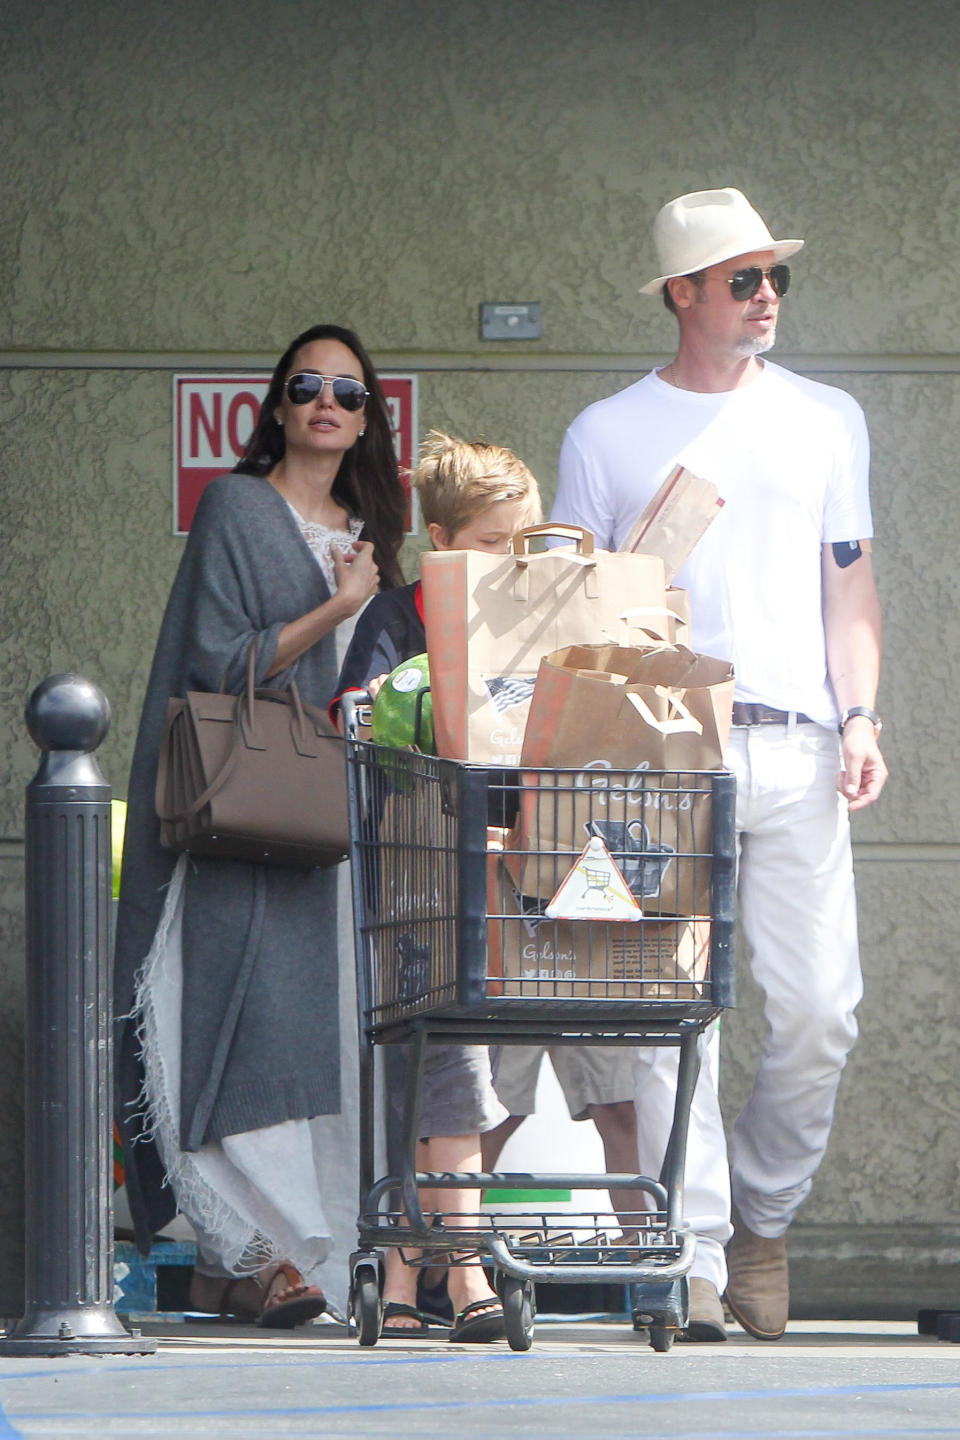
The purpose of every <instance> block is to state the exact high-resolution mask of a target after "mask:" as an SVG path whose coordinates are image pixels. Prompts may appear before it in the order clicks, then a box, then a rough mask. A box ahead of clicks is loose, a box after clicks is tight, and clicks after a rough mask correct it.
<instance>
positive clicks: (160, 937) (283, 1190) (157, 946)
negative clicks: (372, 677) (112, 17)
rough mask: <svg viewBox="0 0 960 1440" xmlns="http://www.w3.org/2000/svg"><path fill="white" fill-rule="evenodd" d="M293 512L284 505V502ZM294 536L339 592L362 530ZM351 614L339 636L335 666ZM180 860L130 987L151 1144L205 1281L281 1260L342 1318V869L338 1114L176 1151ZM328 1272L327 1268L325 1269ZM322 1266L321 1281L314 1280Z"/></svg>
mask: <svg viewBox="0 0 960 1440" xmlns="http://www.w3.org/2000/svg"><path fill="white" fill-rule="evenodd" d="M288 503H289V502H288ZM290 509H291V512H292V513H293V515H294V517H295V519H296V521H297V524H298V526H299V528H300V532H301V534H302V535H303V538H304V540H305V541H306V543H307V545H309V547H310V549H311V551H312V552H313V554H314V557H315V558H316V561H317V564H318V565H319V566H320V568H321V570H322V571H323V574H324V578H325V579H326V582H327V585H328V587H329V589H330V593H331V594H334V593H335V592H336V588H337V587H336V577H335V573H334V568H333V561H332V559H331V551H332V550H333V549H334V548H337V549H340V550H343V551H348V550H349V549H350V548H351V547H352V546H353V543H354V541H355V540H356V539H357V538H358V536H359V534H360V531H361V529H362V522H361V521H360V520H356V519H352V518H351V520H350V521H349V528H348V529H347V530H332V529H329V528H328V527H326V526H323V525H317V524H315V523H313V522H310V521H306V520H304V519H303V517H302V516H301V515H299V514H298V513H297V511H296V510H294V509H293V506H290ZM356 620H357V616H353V617H352V618H351V619H350V620H348V621H346V622H344V623H343V624H341V625H339V626H338V627H337V630H336V635H335V639H336V653H337V660H338V662H339V663H342V661H343V656H344V654H345V652H346V648H347V646H348V645H349V643H350V638H351V636H352V634H353V628H354V626H355V624H356ZM189 863H190V857H189V856H188V855H181V856H180V858H179V860H178V861H177V865H176V868H175V870H174V872H173V877H172V879H171V882H170V887H169V890H168V892H167V899H166V903H165V905H164V909H163V914H162V915H161V918H160V923H159V925H158V927H157V933H156V935H155V937H154V940H153V944H152V946H151V948H150V953H149V955H148V956H147V959H146V961H145V962H144V966H143V969H142V971H141V975H140V980H139V985H138V989H137V1001H136V1008H137V1013H138V1015H139V1025H140V1035H141V1038H142V1057H143V1065H144V1075H145V1080H144V1100H145V1111H146V1116H147V1126H148V1128H149V1130H150V1132H151V1133H152V1134H153V1135H154V1137H155V1139H156V1143H157V1147H158V1149H159V1152H160V1155H161V1158H162V1160H163V1163H164V1167H165V1169H166V1175H167V1180H168V1182H169V1184H170V1185H171V1186H172V1188H173V1191H174V1194H175V1195H176V1198H177V1206H178V1208H179V1210H180V1211H181V1213H182V1214H183V1215H185V1216H186V1217H187V1218H188V1219H189V1220H190V1222H191V1224H192V1226H193V1229H194V1231H195V1232H196V1239H197V1270H198V1271H199V1272H200V1273H201V1274H207V1275H216V1276H219V1275H225V1274H228V1275H244V1274H250V1273H252V1272H254V1271H257V1270H259V1269H261V1268H262V1267H263V1266H264V1265H266V1264H269V1263H271V1262H273V1261H278V1260H288V1261H290V1262H291V1263H292V1264H293V1265H295V1266H296V1267H297V1269H298V1270H299V1271H300V1272H301V1273H302V1274H303V1276H304V1277H305V1279H306V1280H307V1281H308V1282H309V1283H310V1284H314V1285H320V1286H321V1287H322V1289H323V1291H324V1293H325V1295H326V1297H327V1301H328V1308H329V1309H330V1310H331V1311H332V1312H334V1313H336V1312H339V1313H340V1315H343V1314H345V1312H346V1304H347V1292H348V1288H349V1273H348V1269H347V1261H348V1258H349V1255H350V1252H351V1250H353V1249H354V1248H355V1246H356V1239H357V1202H358V1175H357V1156H358V1152H359V1130H358V1116H357V1108H356V1104H355V1103H352V1104H351V1103H349V1097H353V1096H356V1094H357V1086H358V1080H357V1041H356V1035H357V1024H356V1021H357V1016H356V986H355V970H354V951H353V932H352V909H351V902H350V872H349V868H348V866H346V865H341V866H339V868H338V871H337V934H338V937H339V943H338V961H339V970H340V1064H341V1093H342V1095H343V1096H344V1097H345V1103H344V1106H343V1109H342V1111H341V1113H340V1114H339V1115H321V1116H316V1117H314V1118H312V1119H309V1120H285V1121H283V1122H282V1123H281V1124H279V1125H271V1126H267V1127H264V1128H262V1129H259V1130H251V1131H247V1132H245V1133H244V1134H240V1135H228V1136H225V1137H224V1138H223V1139H222V1140H220V1141H215V1142H212V1143H211V1144H208V1145H204V1146H201V1148H200V1149H199V1150H196V1151H192V1152H188V1151H184V1150H181V1149H180V1143H179V1128H180V1127H179V1116H180V1026H181V1010H182V1004H181V1000H182V984H183V955H182V941H181V936H182V920H183V893H184V877H185V874H186V868H187V866H188V865H189ZM328 1257H330V1258H329V1263H327V1264H326V1265H324V1262H325V1261H328ZM321 1266H323V1267H324V1268H323V1273H322V1275H321V1274H320V1273H319V1271H320V1267H321Z"/></svg>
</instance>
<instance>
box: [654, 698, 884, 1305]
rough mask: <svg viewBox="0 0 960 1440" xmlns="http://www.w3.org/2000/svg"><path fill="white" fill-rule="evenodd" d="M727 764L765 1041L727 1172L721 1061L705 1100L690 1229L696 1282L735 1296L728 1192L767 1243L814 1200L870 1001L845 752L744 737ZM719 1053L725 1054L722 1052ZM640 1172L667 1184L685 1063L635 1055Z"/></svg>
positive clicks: (698, 1096)
mask: <svg viewBox="0 0 960 1440" xmlns="http://www.w3.org/2000/svg"><path fill="white" fill-rule="evenodd" d="M724 759H725V761H726V764H727V766H728V767H729V768H730V769H731V770H732V771H733V773H734V774H735V775H736V777H737V837H738V849H739V871H738V878H737V895H738V901H739V910H740V922H741V927H742V931H743V934H744V936H745V938H746V941H747V946H748V949H749V951H750V955H751V970H752V973H753V976H754V979H755V980H756V981H757V983H758V984H759V986H760V987H761V989H762V990H763V992H764V997H765V998H764V1015H765V1018H766V1023H767V1031H766V1039H765V1043H764V1047H763V1054H762V1058H761V1060H760V1066H759V1069H758V1071H757V1074H756V1077H755V1080H754V1085H753V1090H752V1092H751V1094H750V1097H749V1099H748V1100H747V1103H746V1105H745V1106H744V1108H743V1110H742V1112H741V1114H740V1115H739V1116H738V1118H737V1120H736V1123H735V1125H734V1127H733V1134H732V1138H731V1146H730V1162H729V1171H728V1165H727V1151H726V1143H725V1140H724V1132H723V1125H722V1121H721V1118H720V1107H719V1103H718V1100H717V1073H716V1065H715V1064H714V1063H713V1062H712V1059H711V1060H710V1061H709V1062H708V1063H706V1064H705V1065H704V1067H703V1069H702V1070H701V1074H700V1079H699V1081H698V1084H697V1089H696V1093H695V1095H694V1102H693V1110H692V1113H691V1125H690V1135H689V1140H688V1144H687V1165H686V1180H685V1190H684V1221H685V1223H686V1224H687V1225H689V1226H690V1228H691V1229H692V1230H693V1231H694V1232H695V1233H696V1235H697V1237H698V1243H697V1257H696V1259H695V1261H694V1264H693V1269H692V1272H691V1273H692V1274H693V1275H701V1276H703V1277H704V1278H706V1279H708V1280H711V1281H712V1282H713V1283H714V1284H715V1285H716V1287H717V1289H718V1290H719V1291H720V1292H721V1293H722V1291H723V1290H724V1289H725V1287H726V1265H725V1262H724V1255H723V1246H724V1245H725V1244H726V1242H727V1240H728V1239H729V1237H730V1234H731V1228H730V1223H729V1214H730V1191H731V1186H732V1192H733V1201H734V1204H735V1205H736V1207H737V1209H738V1210H739V1212H740V1214H741V1215H742V1217H743V1220H744V1222H745V1224H746V1225H747V1226H748V1227H749V1228H750V1229H751V1230H752V1231H754V1233H755V1234H757V1235H764V1236H767V1237H775V1236H779V1235H782V1234H783V1233H784V1231H785V1230H786V1229H787V1227H788V1225H789V1224H790V1222H791V1220H792V1219H793V1217H794V1215H795V1213H796V1211H797V1209H798V1208H799V1206H800V1205H801V1204H802V1203H803V1201H804V1200H805V1199H806V1197H807V1195H808V1194H809V1192H810V1187H811V1184H812V1182H813V1176H814V1174H815V1172H816V1170H817V1168H818V1166H819V1164H820V1162H821V1160H822V1159H823V1155H824V1152H825V1150H826V1147H827V1141H828V1138H829V1135H830V1127H831V1124H832V1122H833V1110H834V1104H835V1101H836V1094H837V1087H838V1085H839V1083H840V1073H841V1071H842V1069H843V1066H844V1064H845V1063H846V1058H847V1055H848V1054H849V1052H850V1049H851V1047H852V1045H853V1043H854V1040H855V1039H856V1035H857V1025H856V1021H855V1019H854V1015H853V1012H854V1009H855V1008H856V1006H857V1003H858V1002H859V1000H860V996H861V994H862V982H861V976H860V961H859V954H858V948H857V916H856V899H855V895H854V886H853V862H852V856H851V850H850V828H849V823H848V820H847V806H846V801H844V800H843V799H842V798H841V797H840V795H839V794H838V793H837V789H836V780H837V774H838V772H839V768H840V765H839V745H838V739H837V736H836V734H835V733H833V732H832V731H829V730H825V729H823V728H821V727H820V726H816V725H799V726H797V725H794V726H787V725H758V726H750V727H736V728H734V730H733V731H732V732H731V738H730V744H729V747H728V749H727V751H726V753H725V756H724ZM711 1049H715V1047H711ZM634 1055H635V1061H634V1070H635V1078H636V1108H637V1122H638V1133H639V1149H640V1168H641V1170H642V1171H644V1172H645V1173H647V1174H652V1175H657V1174H659V1170H660V1165H661V1163H662V1160H663V1153H664V1149H665V1146H666V1140H667V1136H668V1134H669V1130H670V1123H671V1120H672V1115H673V1100H674V1094H675V1089H676V1069H677V1061H678V1055H677V1052H676V1050H667V1049H663V1050H658V1049H653V1048H649V1049H645V1050H637V1051H635V1052H634Z"/></svg>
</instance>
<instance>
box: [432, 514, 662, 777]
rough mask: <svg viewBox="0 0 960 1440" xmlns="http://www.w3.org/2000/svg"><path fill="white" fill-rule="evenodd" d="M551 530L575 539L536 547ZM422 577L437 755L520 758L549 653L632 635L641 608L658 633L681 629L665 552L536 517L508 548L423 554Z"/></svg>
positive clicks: (500, 761)
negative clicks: (624, 550) (629, 616)
mask: <svg viewBox="0 0 960 1440" xmlns="http://www.w3.org/2000/svg"><path fill="white" fill-rule="evenodd" d="M541 534H553V535H560V536H561V537H563V538H567V539H570V538H573V539H575V540H576V548H573V547H571V546H564V547H562V548H556V549H551V550H546V551H544V552H543V553H541V554H533V553H531V552H530V548H529V542H530V539H531V537H533V536H535V535H541ZM421 578H422V582H423V605H424V617H425V623H426V631H427V652H428V654H429V656H430V676H431V689H432V693H433V718H434V729H435V733H436V739H437V753H438V754H440V755H443V756H446V757H448V758H450V759H455V760H473V761H479V762H482V763H490V764H497V765H516V764H517V763H518V762H519V759H520V750H521V746H522V744H523V733H524V729H525V726H526V719H527V712H528V710H529V708H530V699H531V696H532V694H533V687H534V683H535V681H536V677H537V670H538V668H539V665H540V660H541V658H542V657H543V656H544V655H548V654H550V653H551V652H552V651H554V650H557V649H558V648H559V647H560V646H563V645H573V644H577V643H579V642H583V643H589V642H593V643H599V642H602V641H604V640H608V641H612V642H614V643H618V642H619V643H621V644H623V643H627V641H628V639H629V635H630V633H636V630H635V628H634V629H633V630H632V632H631V629H630V627H629V626H628V621H627V620H626V619H625V618H624V617H625V615H626V613H627V612H628V611H630V610H631V609H642V610H644V611H645V612H647V613H646V618H647V619H648V620H649V623H650V625H651V626H653V627H655V633H661V634H663V636H664V637H665V638H666V637H667V636H668V635H670V634H673V633H676V624H677V613H676V609H675V608H671V605H670V604H669V603H668V597H667V593H666V586H665V581H664V570H663V561H662V560H661V559H660V558H659V557H657V556H653V555H625V554H611V553H609V552H607V551H602V550H595V549H594V546H593V537H592V535H590V534H589V532H587V531H583V530H577V529H576V528H575V527H568V526H559V527H558V526H534V527H533V528H532V529H531V530H528V531H524V532H522V533H521V534H520V535H518V536H515V537H514V549H513V551H512V552H511V553H510V554H509V555H486V554H483V553H482V552H479V551H473V550H445V551H440V552H437V553H435V554H428V555H424V556H423V557H422V559H421ZM675 603H676V602H675ZM658 626H659V631H657V628H656V627H658ZM671 627H672V628H671ZM644 628H645V629H646V628H647V627H644Z"/></svg>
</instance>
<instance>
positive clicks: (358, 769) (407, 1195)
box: [347, 707, 735, 1350]
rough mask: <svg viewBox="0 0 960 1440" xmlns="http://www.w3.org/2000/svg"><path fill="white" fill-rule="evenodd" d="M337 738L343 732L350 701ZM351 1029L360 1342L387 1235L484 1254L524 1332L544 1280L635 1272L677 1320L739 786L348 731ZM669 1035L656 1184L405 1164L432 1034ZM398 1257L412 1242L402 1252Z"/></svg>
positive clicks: (653, 1324)
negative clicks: (413, 744) (393, 742)
mask: <svg viewBox="0 0 960 1440" xmlns="http://www.w3.org/2000/svg"><path fill="white" fill-rule="evenodd" d="M347 730H348V736H355V735H356V724H355V721H354V718H353V715H352V707H350V708H348V714H347ZM347 764H348V795H349V805H350V825H351V837H352V843H353V904H354V929H355V936H356V950H357V990H358V1012H359V1023H360V1139H361V1155H360V1214H359V1222H358V1223H359V1246H358V1250H357V1252H356V1253H355V1254H354V1256H353V1257H352V1262H351V1263H352V1272H353V1284H352V1292H351V1303H352V1310H353V1315H354V1317H355V1320H356V1323H357V1327H358V1331H359V1337H360V1343H361V1344H365V1345H371V1344H375V1343H376V1340H377V1338H378V1336H379V1333H380V1327H381V1323H382V1301H381V1289H382V1274H383V1253H382V1252H383V1250H384V1249H385V1248H386V1247H399V1248H400V1249H401V1250H402V1252H403V1254H404V1258H405V1259H407V1260H408V1262H409V1263H414V1264H427V1263H429V1262H430V1261H431V1260H433V1261H434V1262H436V1261H437V1260H438V1259H439V1258H440V1257H442V1258H443V1262H444V1263H449V1262H450V1261H451V1252H452V1255H453V1259H452V1263H454V1264H456V1265H461V1264H479V1263H486V1264H487V1265H489V1266H492V1268H493V1272H494V1277H495V1285H496V1289H497V1291H498V1293H499V1294H500V1296H501V1298H502V1301H503V1306H504V1315H505V1321H506V1328H507V1338H508V1340H509V1342H510V1344H511V1346H512V1347H513V1348H514V1349H518V1350H522V1349H526V1348H528V1347H529V1345H530V1343H531V1338H532V1334H533V1316H534V1301H535V1295H534V1283H535V1281H536V1280H537V1279H542V1280H554V1281H556V1280H563V1281H570V1282H580V1283H582V1282H593V1283H610V1282H613V1283H624V1284H626V1283H631V1282H632V1283H635V1284H637V1285H638V1286H639V1291H638V1292H637V1293H638V1294H639V1296H640V1302H639V1303H640V1309H641V1311H642V1312H644V1315H645V1318H646V1321H647V1323H648V1328H649V1333H650V1339H651V1343H652V1344H653V1345H654V1348H656V1349H667V1348H668V1347H669V1345H670V1344H671V1343H672V1340H673V1338H674V1336H675V1335H676V1334H677V1333H678V1331H679V1330H681V1329H682V1328H683V1327H684V1326H685V1324H686V1322H687V1306H686V1276H687V1274H688V1272H689V1269H690V1265H691V1263H692V1260H693V1254H694V1246H695V1241H694V1238H693V1236H692V1235H691V1234H690V1233H689V1232H688V1231H686V1230H685V1229H684V1228H683V1224H682V1206H683V1166H684V1157H685V1150H686V1134H687V1127H688V1121H689V1115H690V1106H691V1102H692V1098H693V1091H694V1087H695V1085H696V1079H697V1074H698V1070H699V1064H700V1052H701V1047H702V1045H703V1043H704V1031H705V1030H706V1027H707V1026H708V1025H709V1024H710V1023H711V1022H712V1021H713V1020H714V1019H715V1018H716V1017H717V1015H718V1014H719V1013H720V1011H721V1010H722V1009H723V1008H724V1007H726V1006H729V1005H732V1004H733V1001H734V990H733V955H732V945H733V928H734V869H735V853H734V802H735V789H734V785H735V782H734V779H733V777H732V776H731V775H729V774H727V773H726V772H712V771H711V772H690V773H675V772H653V771H645V770H638V771H636V772H622V771H611V770H608V769H606V768H596V769H591V770H585V771H574V770H510V771H503V770H494V769H490V768H485V767H482V766H476V765H467V764H462V763H459V762H456V761H450V760H439V759H435V758H433V757H430V756H424V755H420V754H417V753H415V752H409V751H398V750H390V749H386V748H384V747H380V746H376V745H372V744H368V743H366V742H362V741H359V740H357V739H355V738H349V739H348V741H347ZM431 1043H445V1044H450V1043H459V1044H491V1045H505V1044H511V1045H513V1044H538V1045H539V1044H549V1045H557V1044H577V1045H582V1044H590V1045H642V1046H649V1045H654V1046H675V1047H678V1048H679V1052H680V1058H679V1077H678V1083H677V1094H676V1101H675V1107H674V1117H673V1128H672V1132H671V1136H670V1141H669V1143H668V1146H667V1153H666V1156H665V1158H664V1164H663V1169H662V1172H661V1174H660V1176H658V1177H655V1178H654V1177H650V1176H642V1175H612V1174H601V1175H580V1174H569V1173H560V1172H557V1173H553V1174H548V1175H545V1174H539V1173H537V1174H532V1175H531V1174H505V1173H489V1174H486V1173H471V1174H466V1173H456V1174H432V1173H425V1172H418V1171H417V1169H416V1164H415V1147H416V1140H417V1136H418V1134H419V1128H418V1126H419V1097H420V1084H421V1078H422V1074H423V1066H424V1060H425V1056H426V1054H427V1047H428V1046H429V1045H430V1044H431ZM398 1044H406V1045H407V1046H408V1047H409V1049H408V1052H407V1055H408V1059H407V1065H406V1072H405V1095H404V1105H403V1111H402V1122H401V1125H400V1130H401V1134H400V1136H399V1137H398V1138H399V1146H398V1148H397V1150H396V1153H395V1157H394V1159H393V1160H392V1162H391V1165H392V1168H393V1170H394V1173H392V1174H390V1175H387V1176H383V1177H381V1178H379V1179H378V1178H376V1176H375V1168H374V1133H375V1121H376V1115H377V1112H378V1097H377V1095H376V1093H375V1082H374V1048H375V1047H377V1046H383V1045H398ZM531 1186H535V1187H537V1188H539V1189H544V1188H546V1189H553V1188H563V1189H567V1190H571V1191H587V1190H590V1191H596V1190H605V1189H609V1188H611V1187H613V1188H614V1189H616V1190H618V1191H628V1192H629V1191H634V1192H636V1196H637V1202H636V1209H635V1211H634V1212H632V1213H631V1214H629V1215H625V1214H624V1213H623V1212H622V1211H621V1212H620V1213H619V1215H618V1214H614V1213H613V1211H612V1210H611V1211H609V1212H604V1213H599V1212H597V1211H596V1210H595V1209H589V1208H585V1209H584V1210H583V1211H582V1212H581V1213H579V1214H574V1215H570V1214H567V1213H565V1214H560V1215H557V1214H550V1213H548V1212H545V1211H544V1210H543V1209H542V1207H532V1208H531V1209H530V1211H529V1213H528V1212H527V1211H519V1212H518V1211H517V1210H516V1209H514V1208H511V1212H510V1213H509V1214H507V1213H504V1214H497V1213H483V1212H479V1211H478V1213H477V1214H476V1215H471V1216H468V1217H463V1216H462V1215H461V1216H459V1220H460V1222H461V1223H459V1224H458V1225H456V1226H454V1225H452V1224H451V1223H449V1222H450V1215H449V1213H448V1212H447V1211H445V1210H443V1208H442V1207H441V1205H440V1202H439V1198H435V1199H434V1201H433V1202H432V1203H433V1206H434V1208H433V1209H431V1210H429V1211H427V1212H426V1213H425V1212H424V1209H423V1206H422V1204H421V1192H422V1191H423V1190H424V1189H428V1188H429V1189H431V1190H433V1191H434V1192H435V1194H436V1196H437V1197H440V1196H442V1193H443V1191H444V1190H451V1189H467V1190H485V1189H496V1190H499V1191H503V1190H506V1191H510V1190H511V1189H513V1190H517V1191H522V1190H529V1188H530V1187H531ZM410 1252H413V1253H410Z"/></svg>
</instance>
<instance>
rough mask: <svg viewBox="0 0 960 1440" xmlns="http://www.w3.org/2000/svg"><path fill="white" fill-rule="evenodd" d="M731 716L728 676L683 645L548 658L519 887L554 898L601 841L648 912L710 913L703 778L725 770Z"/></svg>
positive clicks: (531, 735) (511, 860) (579, 649)
mask: <svg viewBox="0 0 960 1440" xmlns="http://www.w3.org/2000/svg"><path fill="white" fill-rule="evenodd" d="M732 709H733V670H732V667H731V666H730V665H729V664H727V662H726V661H721V660H714V659H711V658H710V657H709V656H705V655H695V654H693V652H692V651H690V650H687V649H685V648H684V647H682V646H673V647H671V646H658V647H648V648H645V649H644V648H626V647H622V646H616V645H574V646H567V647H565V648H563V649H561V650H559V651H556V652H554V653H553V654H552V655H549V656H547V657H545V658H544V660H543V661H542V662H541V665H540V670H539V673H538V676H537V682H536V687H535V689H534V694H533V699H532V702H531V706H530V715H529V720H528V724H527V731H526V739H525V742H524V746H523V752H522V756H521V767H522V772H521V788H520V812H519V817H518V820H517V826H516V829H515V839H514V842H513V843H512V847H508V856H507V863H508V867H509V868H510V871H511V873H512V874H513V876H514V878H515V880H516V883H517V886H518V889H519V890H520V891H521V892H522V893H523V894H527V895H536V896H539V897H541V898H545V897H549V896H552V895H553V894H554V893H555V892H556V890H557V888H558V886H559V884H560V883H562V880H563V878H564V876H565V874H566V873H567V871H568V869H569V866H570V864H571V863H572V857H574V856H576V855H578V854H579V853H580V851H581V850H582V848H583V846H584V844H585V843H586V841H587V840H588V839H589V838H590V837H591V836H592V835H596V836H598V837H599V838H601V839H602V840H603V841H604V843H605V844H606V845H607V847H608V848H609V850H610V851H611V853H612V854H613V856H614V859H615V860H616V863H617V864H618V866H619V867H620V869H621V870H622V871H623V873H624V876H625V878H626V879H627V881H628V883H629V885H630V888H631V891H632V892H633V894H634V895H635V896H636V898H637V899H638V900H639V902H640V904H641V908H643V910H644V913H645V914H647V913H668V914H690V915H706V914H709V912H710V879H711V867H710V863H709V851H710V843H711V803H710V795H709V787H702V786H698V784H697V781H696V772H698V771H704V770H715V769H719V768H721V767H722V764H723V749H724V746H725V745H726V742H727V739H728V737H729V732H730V721H731V715H732ZM566 769H570V770H572V771H573V772H574V773H573V774H572V775H562V774H556V773H554V772H555V771H558V770H566ZM544 772H546V773H544ZM659 772H668V773H667V774H666V775H665V776H663V777H661V776H660V774H659ZM511 849H512V853H510V851H511Z"/></svg>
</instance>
